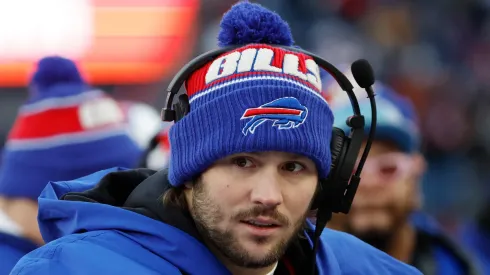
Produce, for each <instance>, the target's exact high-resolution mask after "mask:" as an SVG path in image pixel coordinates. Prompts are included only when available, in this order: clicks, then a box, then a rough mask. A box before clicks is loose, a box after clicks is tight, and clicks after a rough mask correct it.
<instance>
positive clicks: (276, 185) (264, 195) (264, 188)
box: [251, 169, 283, 208]
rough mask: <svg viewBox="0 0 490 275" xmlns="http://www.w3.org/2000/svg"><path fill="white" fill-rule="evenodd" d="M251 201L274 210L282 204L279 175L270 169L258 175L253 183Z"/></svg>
mask: <svg viewBox="0 0 490 275" xmlns="http://www.w3.org/2000/svg"><path fill="white" fill-rule="evenodd" d="M251 200H252V202H253V203H254V204H261V205H263V206H266V207H268V208H275V207H277V206H278V205H280V204H281V203H282V202H283V197H282V190H281V175H280V174H279V173H278V172H277V171H273V169H270V170H269V171H264V172H263V173H260V174H259V175H258V178H257V180H255V182H254V183H253V189H252V192H251Z"/></svg>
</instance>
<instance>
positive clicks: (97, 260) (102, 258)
mask: <svg viewBox="0 0 490 275" xmlns="http://www.w3.org/2000/svg"><path fill="white" fill-rule="evenodd" d="M118 235H119V234H117V233H116V232H115V231H110V230H104V231H93V232H87V233H82V234H73V235H67V236H65V237H62V238H60V239H57V240H55V241H52V242H50V243H48V244H46V245H44V246H42V247H40V248H38V249H36V250H34V251H32V252H31V253H29V254H27V255H25V256H24V257H22V258H21V259H20V260H19V262H18V263H17V265H16V266H15V267H14V269H13V270H12V272H11V273H10V274H11V275H34V274H36V275H48V274H49V275H65V274H72V275H75V274H107V275H112V274H114V275H116V274H117V275H120V274H149V275H151V274H155V275H156V274H161V273H160V272H162V271H163V272H164V274H169V275H173V274H176V275H177V274H179V275H180V274H181V273H180V271H179V269H178V268H177V267H175V266H173V265H172V264H170V263H169V262H167V261H166V260H164V259H161V258H160V261H159V263H158V266H157V268H158V270H157V269H155V268H154V267H153V266H150V265H145V264H142V263H141V262H140V261H135V260H134V259H132V258H130V257H128V253H138V254H144V252H145V251H134V248H133V247H129V246H127V244H128V242H129V241H130V240H128V241H124V240H122V238H121V237H117V236H118ZM115 239H118V240H119V242H117V246H120V250H116V249H114V247H106V246H105V245H104V244H105V243H108V242H113V241H114V240H115ZM104 240H107V242H105V241H104ZM140 249H142V248H141V247H140ZM121 251H124V252H125V253H126V254H123V253H120V252H121ZM135 255H136V254H135Z"/></svg>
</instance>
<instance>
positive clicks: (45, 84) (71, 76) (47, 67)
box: [32, 56, 84, 88]
mask: <svg viewBox="0 0 490 275" xmlns="http://www.w3.org/2000/svg"><path fill="white" fill-rule="evenodd" d="M60 83H73V84H84V81H83V79H82V77H81V76H80V72H79V71H78V69H77V66H76V65H75V63H74V62H73V61H71V60H70V59H66V58H63V57H60V56H49V57H45V58H43V59H41V60H40V61H39V62H38V65H37V71H36V73H35V74H34V76H33V78H32V84H34V85H36V86H37V87H39V88H49V87H52V86H54V85H57V84H60Z"/></svg>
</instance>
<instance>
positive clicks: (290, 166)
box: [282, 162, 305, 173]
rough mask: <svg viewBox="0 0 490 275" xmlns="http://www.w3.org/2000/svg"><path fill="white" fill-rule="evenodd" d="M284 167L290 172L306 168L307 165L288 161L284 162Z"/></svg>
mask: <svg viewBox="0 0 490 275" xmlns="http://www.w3.org/2000/svg"><path fill="white" fill-rule="evenodd" d="M282 169H284V170H286V171H288V172H293V173H295V172H300V171H302V170H304V169H305V166H304V165H303V164H301V163H297V162H287V163H285V164H284V166H283V167H282Z"/></svg>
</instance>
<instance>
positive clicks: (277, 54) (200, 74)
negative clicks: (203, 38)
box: [186, 44, 320, 97]
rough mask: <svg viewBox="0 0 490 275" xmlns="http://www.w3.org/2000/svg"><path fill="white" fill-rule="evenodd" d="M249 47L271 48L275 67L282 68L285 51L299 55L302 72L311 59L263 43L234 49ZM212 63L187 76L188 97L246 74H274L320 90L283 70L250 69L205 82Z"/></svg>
mask: <svg viewBox="0 0 490 275" xmlns="http://www.w3.org/2000/svg"><path fill="white" fill-rule="evenodd" d="M250 48H253V49H261V48H268V49H271V50H273V52H274V56H273V59H272V60H271V65H272V66H274V67H277V68H282V66H283V62H284V56H285V54H287V53H291V54H294V55H296V56H298V57H299V64H298V71H300V72H302V73H306V72H307V69H306V63H305V62H306V60H307V59H312V58H311V57H310V56H307V55H305V54H303V53H297V52H292V51H287V50H284V49H282V48H275V47H272V46H270V45H265V44H252V45H248V46H245V47H242V48H239V49H237V50H235V51H238V52H243V51H244V50H246V49H250ZM230 53H231V52H227V53H224V54H222V55H221V56H224V55H228V54H230ZM221 56H219V57H221ZM219 57H217V58H219ZM217 58H216V59H217ZM225 62H226V61H225ZM212 63H213V61H211V62H208V63H207V64H206V65H204V66H203V67H202V68H200V69H198V70H196V71H195V72H194V73H193V74H192V75H191V76H190V77H189V79H188V80H187V81H186V91H187V94H188V95H189V97H192V96H193V95H196V94H197V93H199V92H201V91H203V90H206V89H208V88H210V87H212V86H215V85H217V84H219V83H223V82H225V81H229V80H232V79H238V78H242V77H246V76H254V75H274V76H281V77H284V78H289V79H292V80H294V81H297V82H300V83H301V84H304V85H307V86H308V87H310V88H311V89H313V90H314V91H317V92H318V93H319V92H320V91H318V88H317V87H315V85H313V84H312V83H310V82H309V81H306V80H303V79H301V78H299V77H297V76H294V75H291V74H285V73H283V72H273V71H253V70H252V71H248V72H243V73H234V74H231V75H229V76H226V77H222V78H218V79H216V80H214V81H212V82H211V83H208V84H206V80H205V78H206V73H207V72H208V70H209V68H210V66H211V64H212Z"/></svg>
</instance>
